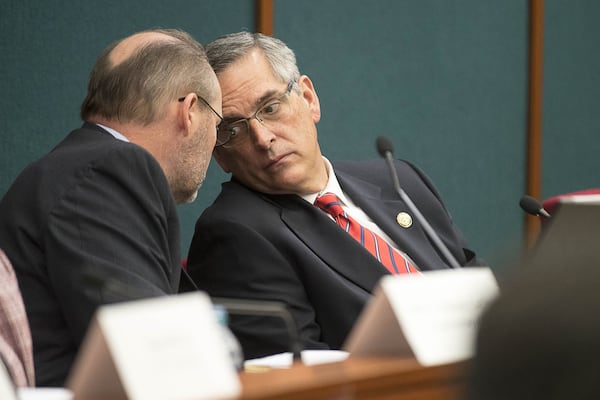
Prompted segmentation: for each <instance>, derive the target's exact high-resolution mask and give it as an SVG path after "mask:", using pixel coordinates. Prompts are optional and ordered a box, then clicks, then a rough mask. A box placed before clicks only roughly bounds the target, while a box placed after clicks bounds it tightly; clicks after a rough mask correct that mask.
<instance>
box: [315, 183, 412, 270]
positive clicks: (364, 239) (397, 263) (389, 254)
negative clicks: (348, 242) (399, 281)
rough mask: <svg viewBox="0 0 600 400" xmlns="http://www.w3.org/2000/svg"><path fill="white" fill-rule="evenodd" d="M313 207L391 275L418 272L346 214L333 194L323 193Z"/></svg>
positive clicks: (398, 253) (379, 237)
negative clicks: (327, 217) (330, 219)
mask: <svg viewBox="0 0 600 400" xmlns="http://www.w3.org/2000/svg"><path fill="white" fill-rule="evenodd" d="M315 206H317V207H319V208H320V209H321V210H323V211H325V212H326V213H327V214H329V215H331V216H332V217H333V219H334V220H335V222H336V223H337V224H338V225H339V226H340V227H341V228H342V229H344V230H345V231H346V232H348V233H349V234H350V235H351V236H352V237H353V238H354V239H356V241H357V242H359V243H360V244H361V245H362V246H363V247H364V248H365V249H367V250H368V251H369V252H370V253H371V254H372V255H373V256H374V257H375V258H377V260H378V261H379V262H380V263H382V264H383V265H384V266H385V267H386V268H387V269H388V271H390V273H392V274H410V273H415V272H416V273H418V272H419V270H417V269H416V268H415V266H414V265H412V263H411V262H410V261H409V260H408V258H406V257H404V256H403V255H402V254H401V253H400V252H399V251H398V250H396V249H394V248H393V247H392V246H390V244H389V243H388V242H386V241H385V240H384V239H383V238H382V237H381V236H379V235H377V234H376V233H375V232H372V231H371V230H369V229H368V228H366V227H364V226H362V225H361V224H359V223H358V222H357V221H356V220H355V219H354V218H352V217H351V216H349V215H348V214H346V211H344V209H343V208H342V206H341V205H340V202H339V199H338V197H337V196H336V195H335V194H333V193H325V194H323V195H321V196H319V197H317V200H315Z"/></svg>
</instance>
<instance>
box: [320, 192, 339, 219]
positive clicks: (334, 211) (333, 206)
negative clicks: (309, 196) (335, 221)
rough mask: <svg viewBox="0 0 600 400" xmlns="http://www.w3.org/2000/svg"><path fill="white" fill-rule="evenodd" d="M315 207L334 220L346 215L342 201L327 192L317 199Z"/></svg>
mask: <svg viewBox="0 0 600 400" xmlns="http://www.w3.org/2000/svg"><path fill="white" fill-rule="evenodd" d="M315 206H317V207H319V208H320V209H321V210H323V211H325V212H326V213H327V214H329V215H331V216H332V217H333V218H337V217H339V216H340V215H344V209H343V208H342V206H341V205H340V200H339V199H338V197H337V196H336V195H335V194H333V193H329V192H327V193H324V194H322V195H321V196H319V197H317V199H316V200H315Z"/></svg>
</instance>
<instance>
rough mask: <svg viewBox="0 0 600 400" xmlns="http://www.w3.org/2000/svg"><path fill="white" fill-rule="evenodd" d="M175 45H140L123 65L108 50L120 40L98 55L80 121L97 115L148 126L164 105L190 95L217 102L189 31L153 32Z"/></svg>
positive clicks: (200, 51) (207, 70) (202, 57)
mask: <svg viewBox="0 0 600 400" xmlns="http://www.w3.org/2000/svg"><path fill="white" fill-rule="evenodd" d="M145 32H157V33H162V34H165V35H168V36H171V37H173V38H175V39H178V40H176V41H169V40H166V41H155V42H150V43H148V44H147V45H144V46H140V48H139V49H137V50H136V51H135V53H133V54H132V55H130V56H129V57H128V58H127V59H125V60H124V61H122V62H120V63H118V64H117V65H113V63H112V62H111V60H110V54H111V52H112V50H114V48H115V47H116V46H117V45H118V44H119V43H120V42H121V41H122V40H124V39H122V40H119V41H116V42H114V43H112V44H110V45H109V46H108V47H107V48H106V49H105V50H104V51H103V53H102V54H101V55H100V56H99V57H98V60H97V61H96V64H95V65H94V68H93V69H92V72H91V73H90V79H89V83H88V93H87V96H86V98H85V100H84V101H83V103H82V105H81V118H82V119H83V120H88V119H89V118H91V117H93V116H96V115H97V116H101V117H103V118H106V119H108V120H119V121H121V122H135V123H140V124H143V125H148V124H150V123H152V122H155V121H156V120H158V119H159V118H160V117H161V116H162V114H163V112H164V110H166V105H167V104H168V103H169V102H170V101H173V99H176V98H177V97H178V96H183V95H185V94H187V93H189V92H194V93H198V94H199V95H200V96H203V97H205V98H206V99H207V100H209V101H212V100H216V97H217V93H218V91H217V90H216V89H217V88H216V87H215V81H214V78H211V77H212V76H214V75H213V74H212V71H211V67H210V64H209V63H208V59H207V57H206V52H205V51H204V48H203V47H202V45H201V44H200V43H198V42H197V41H195V40H194V39H193V38H192V37H191V36H190V35H189V34H188V33H186V32H183V31H180V30H175V29H155V30H150V31H145Z"/></svg>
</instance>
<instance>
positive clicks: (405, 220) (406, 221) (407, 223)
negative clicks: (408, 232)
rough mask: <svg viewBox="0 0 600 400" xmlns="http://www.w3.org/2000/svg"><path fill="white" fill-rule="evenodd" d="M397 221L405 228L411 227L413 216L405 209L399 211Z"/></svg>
mask: <svg viewBox="0 0 600 400" xmlns="http://www.w3.org/2000/svg"><path fill="white" fill-rule="evenodd" d="M396 221H397V222H398V225H400V226H401V227H403V228H410V227H411V226H412V222H413V221H412V217H411V216H410V215H409V214H408V213H405V212H404V211H402V212H400V213H398V215H396Z"/></svg>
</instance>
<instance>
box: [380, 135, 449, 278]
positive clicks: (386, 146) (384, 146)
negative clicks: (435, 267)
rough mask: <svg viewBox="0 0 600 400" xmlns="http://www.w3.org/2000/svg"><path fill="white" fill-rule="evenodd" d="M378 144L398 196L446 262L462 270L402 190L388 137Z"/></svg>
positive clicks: (381, 139) (381, 137) (382, 138)
mask: <svg viewBox="0 0 600 400" xmlns="http://www.w3.org/2000/svg"><path fill="white" fill-rule="evenodd" d="M376 144H377V151H378V152H379V154H380V155H381V156H382V157H383V158H384V159H385V160H386V161H387V164H388V169H389V170H390V174H391V176H392V183H393V185H394V189H395V190H396V192H397V193H398V196H400V199H402V201H404V202H405V203H406V205H407V206H408V208H409V209H410V211H411V212H412V213H413V214H414V215H415V217H416V218H417V220H418V221H419V223H420V224H421V226H422V227H423V230H425V233H426V234H427V236H428V237H429V239H431V241H432V242H433V244H434V246H435V247H436V248H437V250H438V251H439V252H440V253H442V255H443V256H444V258H445V259H446V261H448V263H449V264H450V266H451V267H452V268H460V267H461V265H460V264H459V263H458V261H456V258H455V257H454V256H453V255H452V253H450V250H448V247H446V245H445V244H444V242H442V240H441V239H440V237H439V236H438V234H437V233H436V232H435V230H434V229H433V228H432V227H431V225H429V222H428V221H427V219H426V218H425V216H423V214H421V211H419V209H418V208H417V206H416V205H415V204H414V203H413V202H412V200H411V199H410V197H409V196H408V194H406V192H405V191H404V190H402V187H401V186H400V180H399V179H398V173H397V172H396V168H395V166H394V159H393V157H392V152H393V147H392V143H391V142H390V141H389V139H387V138H386V137H384V136H379V137H378V138H377V141H376Z"/></svg>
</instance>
